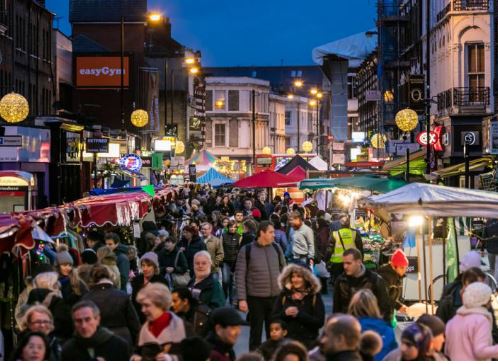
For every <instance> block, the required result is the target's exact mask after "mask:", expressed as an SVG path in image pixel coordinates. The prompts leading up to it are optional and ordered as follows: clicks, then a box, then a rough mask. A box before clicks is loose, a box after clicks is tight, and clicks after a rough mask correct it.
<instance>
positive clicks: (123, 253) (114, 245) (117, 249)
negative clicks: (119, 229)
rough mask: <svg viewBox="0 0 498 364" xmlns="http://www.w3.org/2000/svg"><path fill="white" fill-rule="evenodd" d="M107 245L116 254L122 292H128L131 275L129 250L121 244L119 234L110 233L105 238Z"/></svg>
mask: <svg viewBox="0 0 498 364" xmlns="http://www.w3.org/2000/svg"><path fill="white" fill-rule="evenodd" d="M105 244H106V245H107V246H108V247H109V248H110V249H111V250H112V251H113V252H114V254H116V257H117V260H118V261H117V265H118V269H119V276H120V280H121V290H122V291H125V292H126V285H127V283H128V276H129V275H130V260H129V259H128V248H127V247H126V246H125V245H123V244H121V240H120V238H119V235H118V234H115V233H109V234H106V236H105Z"/></svg>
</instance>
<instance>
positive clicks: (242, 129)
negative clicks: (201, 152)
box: [204, 77, 271, 169]
mask: <svg viewBox="0 0 498 364" xmlns="http://www.w3.org/2000/svg"><path fill="white" fill-rule="evenodd" d="M205 81H206V104H205V108H206V128H205V134H206V137H205V144H204V145H205V148H206V149H207V150H208V151H209V152H211V153H212V154H213V155H215V156H217V157H220V158H221V157H225V158H226V157H228V158H229V159H230V160H234V161H237V162H241V163H240V166H239V168H240V169H246V168H247V166H248V165H249V164H251V163H252V155H253V153H256V154H260V153H262V149H263V148H264V147H266V146H270V145H271V140H270V97H269V95H270V83H269V82H268V81H264V80H259V79H255V78H249V77H207V78H206V79H205ZM253 105H254V106H255V107H254V113H253ZM253 140H255V144H254V142H253ZM236 168H237V167H235V168H234V169H236Z"/></svg>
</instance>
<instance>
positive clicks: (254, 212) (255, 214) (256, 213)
mask: <svg viewBox="0 0 498 364" xmlns="http://www.w3.org/2000/svg"><path fill="white" fill-rule="evenodd" d="M251 216H252V217H253V218H254V220H256V221H261V216H262V215H261V210H260V209H258V208H253V209H252V211H251Z"/></svg>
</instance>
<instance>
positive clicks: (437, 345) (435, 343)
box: [417, 313, 445, 352]
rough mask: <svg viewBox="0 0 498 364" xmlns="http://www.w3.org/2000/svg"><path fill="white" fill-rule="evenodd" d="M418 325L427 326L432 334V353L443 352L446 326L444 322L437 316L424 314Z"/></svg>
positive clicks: (418, 320)
mask: <svg viewBox="0 0 498 364" xmlns="http://www.w3.org/2000/svg"><path fill="white" fill-rule="evenodd" d="M417 323H418V324H420V325H424V326H427V327H428V328H429V330H430V331H431V334H432V339H431V351H435V352H442V351H443V345H444V341H445V336H444V332H445V325H444V322H443V320H441V319H440V318H439V317H437V316H435V315H429V314H426V313H424V314H423V315H422V316H420V317H419V318H418V319H417Z"/></svg>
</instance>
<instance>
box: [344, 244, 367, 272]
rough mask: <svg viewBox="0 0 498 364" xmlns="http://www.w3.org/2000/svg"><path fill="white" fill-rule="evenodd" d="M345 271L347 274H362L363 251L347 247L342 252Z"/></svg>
mask: <svg viewBox="0 0 498 364" xmlns="http://www.w3.org/2000/svg"><path fill="white" fill-rule="evenodd" d="M342 259H343V263H342V265H343V267H344V273H345V274H346V275H347V276H355V275H357V274H360V272H361V270H362V266H363V257H362V256H361V252H360V251H359V250H358V249H356V248H351V249H347V250H346V251H345V252H344V253H343V254H342Z"/></svg>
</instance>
